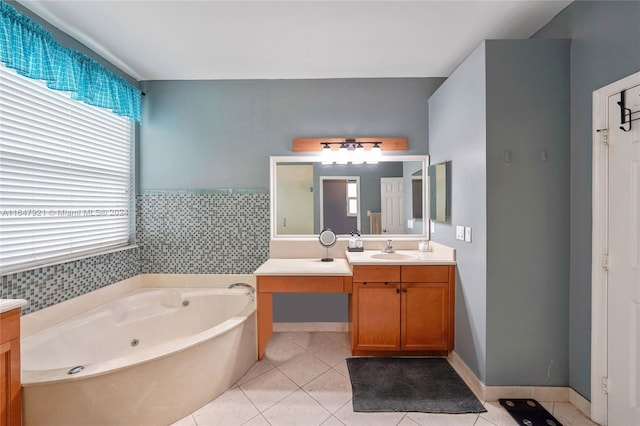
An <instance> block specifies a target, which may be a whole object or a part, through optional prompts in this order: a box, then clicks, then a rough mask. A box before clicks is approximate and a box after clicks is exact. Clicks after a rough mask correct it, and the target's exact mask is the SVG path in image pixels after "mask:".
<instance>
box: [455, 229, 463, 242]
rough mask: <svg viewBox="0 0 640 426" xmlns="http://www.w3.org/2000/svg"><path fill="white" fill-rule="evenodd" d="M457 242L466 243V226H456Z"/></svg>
mask: <svg viewBox="0 0 640 426" xmlns="http://www.w3.org/2000/svg"><path fill="white" fill-rule="evenodd" d="M456 240H461V241H464V226H456Z"/></svg>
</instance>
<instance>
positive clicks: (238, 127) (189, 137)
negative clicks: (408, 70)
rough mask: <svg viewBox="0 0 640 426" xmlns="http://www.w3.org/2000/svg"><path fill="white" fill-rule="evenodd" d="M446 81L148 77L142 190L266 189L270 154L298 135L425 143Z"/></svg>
mask: <svg viewBox="0 0 640 426" xmlns="http://www.w3.org/2000/svg"><path fill="white" fill-rule="evenodd" d="M443 80H444V79H443V78H398V79H328V80H217V81H147V82H143V83H142V87H143V90H144V92H145V93H146V96H145V97H144V100H143V119H142V121H143V126H141V131H140V148H139V161H138V173H139V179H140V182H139V187H140V189H184V188H268V186H269V184H268V182H269V156H272V155H290V154H293V152H292V141H293V139H294V138H300V137H340V136H342V137H345V136H379V137H384V136H406V137H408V138H409V151H408V152H407V153H408V154H426V153H427V150H428V144H427V139H428V124H427V116H428V112H427V99H428V98H429V96H431V94H432V93H433V92H434V90H435V89H436V88H437V87H438V86H439V85H440V84H441V83H442V81H443Z"/></svg>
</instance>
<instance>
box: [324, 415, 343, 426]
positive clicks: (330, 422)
mask: <svg viewBox="0 0 640 426" xmlns="http://www.w3.org/2000/svg"><path fill="white" fill-rule="evenodd" d="M322 426H344V423H342V422H341V421H340V420H338V419H337V418H335V417H334V416H331V417H329V418H328V419H327V420H325V421H324V423H322Z"/></svg>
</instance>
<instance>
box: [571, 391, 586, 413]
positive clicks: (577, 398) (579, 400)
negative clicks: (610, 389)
mask: <svg viewBox="0 0 640 426" xmlns="http://www.w3.org/2000/svg"><path fill="white" fill-rule="evenodd" d="M569 402H570V403H571V405H573V406H574V407H576V408H577V409H578V410H580V411H582V414H584V415H585V416H587V417H588V418H591V402H590V401H589V400H588V399H587V398H585V397H584V396H582V395H580V394H579V393H578V392H576V391H574V390H573V389H569Z"/></svg>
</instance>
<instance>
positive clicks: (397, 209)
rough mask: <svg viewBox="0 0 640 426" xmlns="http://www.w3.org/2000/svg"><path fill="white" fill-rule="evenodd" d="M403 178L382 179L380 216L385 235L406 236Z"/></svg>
mask: <svg viewBox="0 0 640 426" xmlns="http://www.w3.org/2000/svg"><path fill="white" fill-rule="evenodd" d="M403 181H404V179H403V178H401V177H400V178H380V197H381V200H380V207H381V208H380V212H381V213H382V214H381V215H380V217H381V221H382V233H383V234H404V188H403Z"/></svg>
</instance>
